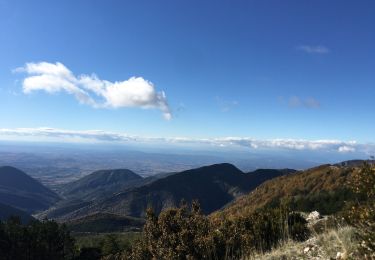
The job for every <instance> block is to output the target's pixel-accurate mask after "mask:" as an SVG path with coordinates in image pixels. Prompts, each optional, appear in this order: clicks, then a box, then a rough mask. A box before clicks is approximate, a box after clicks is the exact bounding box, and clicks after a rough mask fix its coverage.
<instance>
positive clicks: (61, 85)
mask: <svg viewBox="0 0 375 260" xmlns="http://www.w3.org/2000/svg"><path fill="white" fill-rule="evenodd" d="M14 71H15V72H24V73H27V77H26V78H25V79H24V80H23V84H22V85H23V92H24V93H25V94H29V93H31V92H34V91H45V92H47V93H57V92H66V93H68V94H71V95H73V96H74V97H75V98H76V99H77V100H78V101H79V102H80V103H82V104H86V105H90V106H92V107H95V108H122V107H139V108H144V109H159V110H161V111H162V113H163V116H164V118H165V119H167V120H169V119H171V118H172V114H171V111H170V108H169V105H168V102H167V98H166V95H165V93H164V92H163V91H160V92H157V91H156V90H155V87H154V85H153V84H152V83H151V82H150V81H147V80H145V79H143V78H142V77H131V78H130V79H128V80H124V81H116V82H111V81H107V80H102V79H99V78H98V77H97V76H96V75H95V74H93V75H78V76H75V75H74V74H73V73H72V72H71V71H70V70H69V69H68V68H67V67H65V66H64V65H63V64H62V63H59V62H57V63H55V64H54V63H48V62H39V63H27V64H26V65H25V66H24V67H21V68H17V69H15V70H14Z"/></svg>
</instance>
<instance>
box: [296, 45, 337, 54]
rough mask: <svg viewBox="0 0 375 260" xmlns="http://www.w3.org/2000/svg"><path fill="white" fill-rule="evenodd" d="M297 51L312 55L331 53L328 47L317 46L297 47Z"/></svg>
mask: <svg viewBox="0 0 375 260" xmlns="http://www.w3.org/2000/svg"><path fill="white" fill-rule="evenodd" d="M297 50H299V51H303V52H306V53H310V54H327V53H329V52H330V50H329V49H328V48H327V47H325V46H322V45H316V46H311V45H301V46H298V47H297Z"/></svg>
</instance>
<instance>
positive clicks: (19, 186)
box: [0, 166, 59, 213]
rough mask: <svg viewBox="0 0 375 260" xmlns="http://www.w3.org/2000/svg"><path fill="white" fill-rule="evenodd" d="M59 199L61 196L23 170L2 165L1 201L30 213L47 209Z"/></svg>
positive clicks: (0, 171) (0, 168) (0, 175)
mask: <svg viewBox="0 0 375 260" xmlns="http://www.w3.org/2000/svg"><path fill="white" fill-rule="evenodd" d="M58 200H59V196H58V195H57V194H56V193H54V192H53V191H51V190H50V189H48V188H47V187H45V186H43V185H42V184H41V183H40V182H38V181H37V180H35V179H33V178H32V177H30V176H29V175H27V174H26V173H24V172H23V171H21V170H19V169H17V168H14V167H11V166H2V167H0V203H3V204H6V205H10V206H12V207H15V208H19V209H22V210H24V211H26V212H28V213H33V212H36V211H40V210H45V209H47V208H49V207H50V206H51V205H53V204H54V203H56V202H57V201H58Z"/></svg>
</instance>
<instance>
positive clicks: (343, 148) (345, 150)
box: [338, 145, 355, 153]
mask: <svg viewBox="0 0 375 260" xmlns="http://www.w3.org/2000/svg"><path fill="white" fill-rule="evenodd" d="M338 151H339V152H340V153H348V152H355V148H354V147H351V146H346V145H343V146H340V147H339V149H338Z"/></svg>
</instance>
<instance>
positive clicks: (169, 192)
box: [60, 163, 293, 219]
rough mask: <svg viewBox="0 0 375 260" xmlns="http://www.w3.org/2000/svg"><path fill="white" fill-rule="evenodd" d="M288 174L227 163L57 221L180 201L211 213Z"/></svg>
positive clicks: (138, 211) (137, 211)
mask: <svg viewBox="0 0 375 260" xmlns="http://www.w3.org/2000/svg"><path fill="white" fill-rule="evenodd" d="M290 172H293V170H288V169H287V170H257V171H255V172H251V173H244V172H242V171H241V170H239V169H238V168H236V167H235V166H233V165H231V164H228V163H223V164H214V165H211V166H205V167H200V168H197V169H192V170H187V171H183V172H180V173H176V174H172V175H167V176H166V177H165V178H161V179H157V180H155V181H153V182H151V183H149V184H146V185H143V186H139V187H135V188H133V189H129V190H127V191H124V192H119V193H118V194H115V195H113V196H111V197H109V198H107V199H104V200H101V201H98V202H92V203H91V204H90V205H87V206H84V207H82V208H81V209H77V210H74V211H72V212H71V213H69V214H65V215H64V216H60V218H61V219H75V218H82V217H84V216H87V215H91V214H94V213H97V212H106V213H111V214H117V215H122V216H132V217H143V216H144V215H145V211H146V209H147V207H149V206H151V207H152V208H154V210H155V211H156V213H159V212H160V211H161V210H162V209H164V208H168V207H173V206H177V205H178V204H179V203H180V201H181V200H182V199H184V200H186V201H187V202H191V201H192V200H198V201H199V202H200V204H201V207H202V210H203V211H204V212H205V213H211V212H213V211H215V210H217V209H220V208H221V207H223V206H224V205H225V204H227V203H229V202H230V201H231V200H233V199H234V198H236V197H238V196H240V195H243V194H245V193H247V192H249V191H250V190H252V189H254V188H255V187H257V186H258V185H259V184H261V183H262V182H264V181H266V180H268V179H271V178H274V177H277V176H281V175H284V174H287V173H290Z"/></svg>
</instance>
